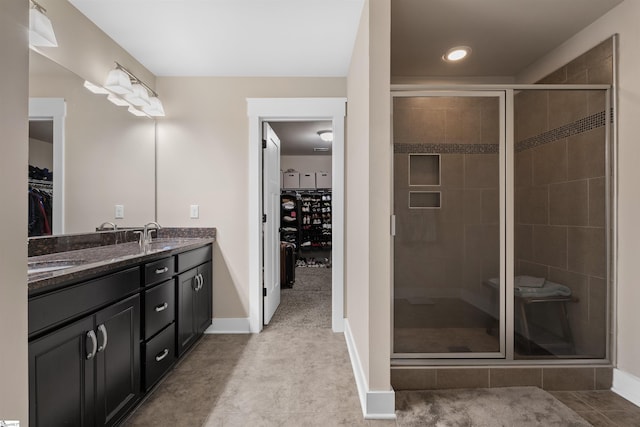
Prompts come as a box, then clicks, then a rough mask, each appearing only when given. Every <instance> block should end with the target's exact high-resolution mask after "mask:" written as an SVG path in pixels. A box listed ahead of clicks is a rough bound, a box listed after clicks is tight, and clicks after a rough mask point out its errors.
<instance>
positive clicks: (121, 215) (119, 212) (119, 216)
mask: <svg viewBox="0 0 640 427" xmlns="http://www.w3.org/2000/svg"><path fill="white" fill-rule="evenodd" d="M115 216H116V219H123V218H124V205H116V215H115Z"/></svg>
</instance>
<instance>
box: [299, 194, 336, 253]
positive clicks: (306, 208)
mask: <svg viewBox="0 0 640 427" xmlns="http://www.w3.org/2000/svg"><path fill="white" fill-rule="evenodd" d="M298 194H299V196H300V216H301V218H302V220H301V223H302V225H301V228H302V232H301V234H300V249H301V250H302V251H304V250H309V249H313V250H322V249H331V190H321V189H318V190H303V191H299V192H298Z"/></svg>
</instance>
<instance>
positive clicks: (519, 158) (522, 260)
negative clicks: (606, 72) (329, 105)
mask: <svg viewBox="0 0 640 427" xmlns="http://www.w3.org/2000/svg"><path fill="white" fill-rule="evenodd" d="M413 89H415V88H413ZM610 94H611V91H610V86H609V85H513V86H509V87H507V86H493V87H470V88H468V89H464V90H459V89H456V90H399V91H394V92H393V93H392V101H393V102H392V109H393V122H392V123H393V140H392V143H393V215H394V217H393V227H392V228H393V234H394V237H393V280H394V284H393V307H392V310H393V328H392V332H393V339H392V346H393V347H392V358H393V360H394V363H401V364H402V363H404V364H418V365H420V364H422V365H447V364H451V363H452V359H464V360H466V362H462V361H460V360H458V362H454V364H455V363H457V364H460V363H467V364H471V365H473V364H487V363H488V364H492V363H493V364H504V363H505V362H506V363H507V364H508V363H511V364H527V363H533V364H536V363H543V364H545V363H546V364H549V363H565V364H567V363H574V364H575V363H589V362H592V363H603V362H606V361H607V360H610V359H611V354H610V347H611V346H610V343H609V341H610V334H609V333H608V331H611V320H610V319H611V307H610V306H611V303H610V301H611V300H612V280H611V269H610V265H611V259H612V245H611V243H610V242H611V230H612V221H611V218H612V206H613V205H612V199H613V197H612V188H613V186H612V184H613V176H614V175H613V173H612V171H613V169H614V168H613V161H612V159H613V158H614V157H613V155H612V144H611V140H612V138H611V134H612V129H613V126H612V121H613V117H614V116H613V114H612V108H611V105H612V102H611V96H610Z"/></svg>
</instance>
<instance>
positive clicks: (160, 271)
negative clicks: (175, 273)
mask: <svg viewBox="0 0 640 427" xmlns="http://www.w3.org/2000/svg"><path fill="white" fill-rule="evenodd" d="M167 271H169V267H165V268H157V269H156V274H163V273H166V272H167Z"/></svg>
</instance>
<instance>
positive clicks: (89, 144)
mask: <svg viewBox="0 0 640 427" xmlns="http://www.w3.org/2000/svg"><path fill="white" fill-rule="evenodd" d="M31 58H32V61H34V62H36V61H37V63H38V66H37V67H33V68H35V69H37V72H34V70H32V72H31V73H30V81H29V96H31V97H45V98H46V97H53V98H64V100H65V103H66V106H67V116H66V119H65V165H64V174H65V215H64V217H65V221H64V227H65V229H64V230H65V233H78V232H88V231H93V230H95V228H96V227H97V226H99V225H100V224H102V223H103V222H104V221H112V222H114V223H116V224H117V225H118V226H121V227H126V226H140V225H143V224H146V223H147V222H149V221H153V220H154V218H155V149H154V145H155V125H154V122H153V120H151V119H148V118H145V117H135V116H133V115H132V114H130V113H129V112H127V109H126V108H124V107H117V106H115V105H113V104H112V103H111V102H109V101H107V100H106V98H105V97H104V96H103V95H95V94H93V93H91V92H89V91H88V90H86V89H85V88H84V87H83V86H82V84H83V82H84V81H83V79H82V78H80V77H79V76H77V75H76V74H74V73H72V72H71V71H69V70H67V69H65V68H63V67H61V66H60V65H58V64H56V63H54V62H53V61H51V60H49V59H47V58H43V57H41V56H40V55H38V54H37V53H32V55H31ZM56 176H57V175H54V179H55V178H56ZM132 184H133V185H132ZM116 204H119V205H123V206H124V218H123V219H117V220H116V219H115V205H116Z"/></svg>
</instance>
